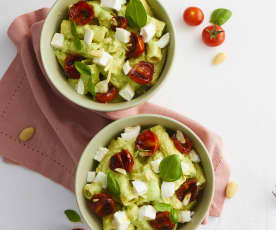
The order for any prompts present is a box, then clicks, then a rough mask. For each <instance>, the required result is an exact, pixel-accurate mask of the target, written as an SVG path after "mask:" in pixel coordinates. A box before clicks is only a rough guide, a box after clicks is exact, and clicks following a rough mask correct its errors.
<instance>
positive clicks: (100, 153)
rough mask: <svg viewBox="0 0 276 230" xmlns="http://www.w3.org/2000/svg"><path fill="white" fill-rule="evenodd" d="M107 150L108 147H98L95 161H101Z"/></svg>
mask: <svg viewBox="0 0 276 230" xmlns="http://www.w3.org/2000/svg"><path fill="white" fill-rule="evenodd" d="M108 151H109V149H108V148H105V147H100V148H98V150H97V151H96V154H95V157H94V159H95V160H96V161H99V162H101V160H102V159H103V158H104V156H105V155H106V154H107V152H108Z"/></svg>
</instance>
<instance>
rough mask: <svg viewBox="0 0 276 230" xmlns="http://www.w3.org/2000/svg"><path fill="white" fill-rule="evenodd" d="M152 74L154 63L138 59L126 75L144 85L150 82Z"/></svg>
mask: <svg viewBox="0 0 276 230" xmlns="http://www.w3.org/2000/svg"><path fill="white" fill-rule="evenodd" d="M153 74H154V65H153V64H151V63H149V62H145V61H140V62H138V63H137V64H136V65H135V66H134V67H133V68H132V69H131V70H130V72H129V74H128V76H129V77H130V79H131V80H132V81H135V82H136V83H138V84H140V85H146V84H149V83H151V81H152V77H153Z"/></svg>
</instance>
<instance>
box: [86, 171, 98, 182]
mask: <svg viewBox="0 0 276 230" xmlns="http://www.w3.org/2000/svg"><path fill="white" fill-rule="evenodd" d="M95 177H96V172H94V171H89V172H88V173H87V178H86V182H87V183H92V182H93V181H94V179H95Z"/></svg>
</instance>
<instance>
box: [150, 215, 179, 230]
mask: <svg viewBox="0 0 276 230" xmlns="http://www.w3.org/2000/svg"><path fill="white" fill-rule="evenodd" d="M150 225H151V226H152V228H153V229H154V230H172V229H173V228H174V227H175V224H174V223H173V222H172V221H171V218H170V213H169V212H158V213H157V214H156V217H155V219H154V220H151V221H150Z"/></svg>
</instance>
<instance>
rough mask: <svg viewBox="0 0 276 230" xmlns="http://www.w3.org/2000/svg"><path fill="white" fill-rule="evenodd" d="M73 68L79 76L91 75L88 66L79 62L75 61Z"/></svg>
mask: <svg viewBox="0 0 276 230" xmlns="http://www.w3.org/2000/svg"><path fill="white" fill-rule="evenodd" d="M74 66H75V67H76V69H77V71H79V73H80V74H83V75H89V76H90V75H91V69H90V68H89V66H88V65H86V64H84V63H82V62H80V61H75V63H74Z"/></svg>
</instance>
